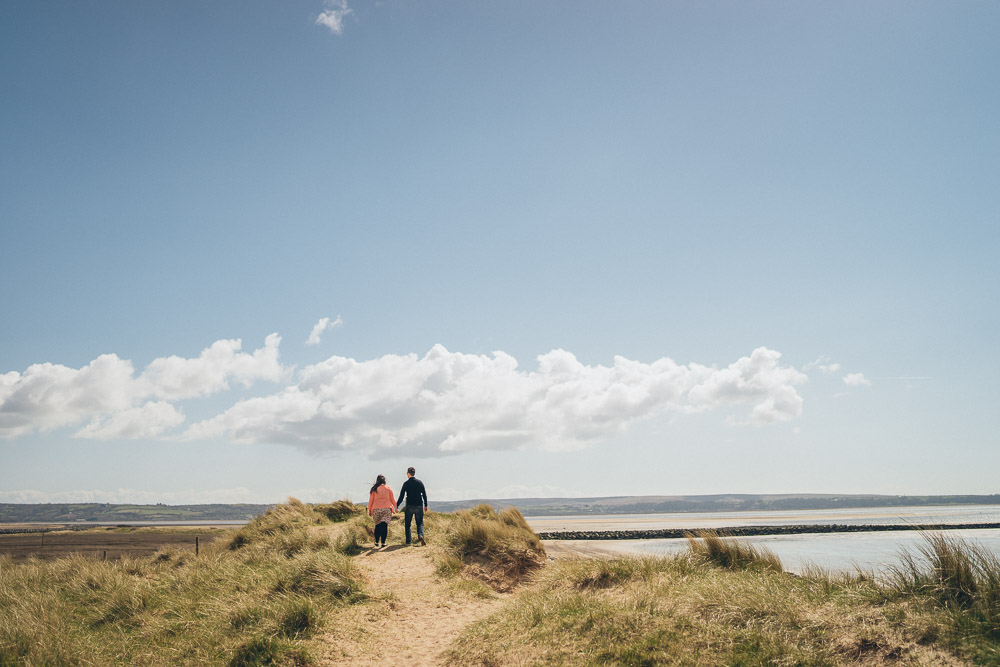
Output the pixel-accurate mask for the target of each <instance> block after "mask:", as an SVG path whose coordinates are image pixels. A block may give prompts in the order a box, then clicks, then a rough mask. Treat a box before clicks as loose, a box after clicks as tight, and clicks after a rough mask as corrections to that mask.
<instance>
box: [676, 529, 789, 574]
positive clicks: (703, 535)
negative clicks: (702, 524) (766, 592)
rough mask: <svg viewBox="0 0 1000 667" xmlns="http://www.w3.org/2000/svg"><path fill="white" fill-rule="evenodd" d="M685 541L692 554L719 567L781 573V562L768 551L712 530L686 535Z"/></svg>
mask: <svg viewBox="0 0 1000 667" xmlns="http://www.w3.org/2000/svg"><path fill="white" fill-rule="evenodd" d="M687 540H688V547H689V549H690V551H691V553H692V554H694V555H695V556H697V557H699V558H702V559H704V560H705V561H706V562H709V563H713V564H715V565H718V566H719V567H725V568H728V569H730V570H746V569H764V570H773V571H775V572H781V571H782V567H781V560H780V559H779V558H778V557H777V556H776V555H774V553H773V552H771V551H770V550H769V549H765V548H763V547H757V546H754V545H753V544H751V543H749V542H743V541H739V540H736V539H733V538H726V537H723V536H721V535H719V534H718V533H716V532H715V531H714V530H700V531H697V532H695V533H694V534H693V535H688V536H687Z"/></svg>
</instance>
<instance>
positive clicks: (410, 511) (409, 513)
mask: <svg viewBox="0 0 1000 667" xmlns="http://www.w3.org/2000/svg"><path fill="white" fill-rule="evenodd" d="M403 515H404V516H405V517H406V543H407V544H409V543H410V542H411V541H412V540H413V538H412V537H411V536H410V520H411V519H414V518H416V520H417V536H418V537H423V536H424V508H423V506H421V505H412V506H411V505H407V506H406V509H405V510H403Z"/></svg>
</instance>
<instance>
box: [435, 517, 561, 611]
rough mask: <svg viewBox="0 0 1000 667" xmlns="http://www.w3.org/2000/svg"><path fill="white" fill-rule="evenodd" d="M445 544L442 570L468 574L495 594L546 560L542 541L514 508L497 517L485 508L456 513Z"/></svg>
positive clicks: (513, 584) (446, 535) (448, 529)
mask: <svg viewBox="0 0 1000 667" xmlns="http://www.w3.org/2000/svg"><path fill="white" fill-rule="evenodd" d="M444 540H445V546H446V549H447V551H448V553H449V554H450V556H451V560H446V561H445V562H444V563H443V564H442V569H443V570H449V569H451V570H453V571H457V570H461V571H464V572H468V573H469V574H472V575H473V576H475V577H477V578H479V579H482V580H484V581H485V582H486V583H488V584H489V585H490V586H492V587H493V588H494V589H495V590H498V591H505V590H509V589H511V588H513V587H514V586H516V585H517V584H518V583H519V582H521V581H523V580H524V578H525V576H526V575H527V574H529V573H530V572H532V571H534V570H536V569H537V568H538V567H539V566H540V565H541V564H542V563H543V562H544V560H545V548H544V547H543V546H542V542H541V540H539V539H538V536H537V535H535V533H534V532H533V531H532V530H531V528H529V527H528V523H527V522H526V521H525V520H524V517H523V516H521V513H520V512H519V511H518V510H517V509H515V508H513V507H508V508H507V509H504V510H503V511H501V512H499V513H498V512H496V511H494V509H493V508H492V507H490V506H489V505H485V504H484V505H479V506H478V507H475V508H473V509H471V510H466V511H461V512H456V513H455V514H454V516H453V517H452V518H451V521H450V522H449V523H448V526H447V528H446V531H445V535H444Z"/></svg>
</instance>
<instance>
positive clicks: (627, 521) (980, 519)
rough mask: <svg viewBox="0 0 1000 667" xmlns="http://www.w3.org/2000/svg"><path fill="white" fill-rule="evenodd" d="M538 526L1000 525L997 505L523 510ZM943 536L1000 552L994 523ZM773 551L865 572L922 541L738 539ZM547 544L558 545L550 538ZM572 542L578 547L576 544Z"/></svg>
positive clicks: (651, 549)
mask: <svg viewBox="0 0 1000 667" xmlns="http://www.w3.org/2000/svg"><path fill="white" fill-rule="evenodd" d="M526 519H527V520H528V523H529V524H530V525H531V527H532V529H534V530H535V531H538V532H553V531H561V530H650V529H657V528H684V529H697V528H723V527H728V526H733V527H735V526H779V525H815V524H851V525H858V524H928V523H933V524H963V523H1000V506H997V505H949V506H936V507H885V508H881V507H879V508H861V509H849V510H843V509H837V510H794V511H771V512H691V513H676V514H604V515H580V516H529V517H526ZM945 534H946V535H947V536H948V537H953V538H961V539H963V540H968V541H973V542H976V543H978V544H980V545H982V546H984V547H986V548H987V549H990V550H991V551H993V552H995V553H997V554H1000V529H984V530H949V531H947V532H946V533H945ZM736 539H739V540H741V541H747V542H751V543H753V544H755V545H758V546H762V547H766V548H768V549H770V550H771V551H773V552H774V553H775V554H776V555H777V556H778V557H779V558H780V559H781V562H782V564H783V565H784V567H785V569H786V570H789V571H791V572H798V573H801V572H804V571H805V570H807V569H809V568H810V567H813V566H817V567H821V568H823V569H825V570H829V571H833V572H843V571H855V570H859V569H860V570H863V571H866V572H872V573H876V574H878V573H885V572H886V571H888V570H889V569H890V568H891V567H892V566H894V565H898V564H899V563H900V558H899V556H900V553H901V552H902V551H903V550H908V551H910V552H912V553H916V552H917V550H918V549H919V547H920V546H921V545H922V544H923V543H924V539H923V537H922V536H921V535H920V533H919V532H918V531H897V532H868V533H830V534H806V535H773V536H762V537H745V538H743V537H741V538H736ZM552 544H558V542H553V543H552ZM574 546H575V547H576V548H574ZM562 548H563V549H568V552H570V553H572V552H574V551H577V550H578V551H579V553H581V554H583V553H586V552H592V551H598V552H601V551H603V552H605V553H637V554H651V555H669V554H673V553H677V552H680V551H682V550H684V549H686V548H687V542H686V540H683V539H680V540H678V539H667V540H607V541H588V543H586V544H584V543H583V542H579V543H575V545H565V546H564V547H562Z"/></svg>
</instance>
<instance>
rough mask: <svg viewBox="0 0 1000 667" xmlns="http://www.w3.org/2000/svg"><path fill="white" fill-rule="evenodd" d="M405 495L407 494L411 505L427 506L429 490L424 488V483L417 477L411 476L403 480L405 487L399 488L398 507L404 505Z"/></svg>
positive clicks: (407, 500)
mask: <svg viewBox="0 0 1000 667" xmlns="http://www.w3.org/2000/svg"><path fill="white" fill-rule="evenodd" d="M403 496H406V504H407V505H409V506H410V507H419V506H421V505H423V506H424V507H427V490H426V489H424V483H423V482H421V481H420V480H419V479H417V478H416V477H410V478H409V479H408V480H406V481H405V482H403V487H402V488H401V489H400V490H399V500H397V501H396V505H397V506H398V507H402V506H403ZM421 499H422V500H423V502H421Z"/></svg>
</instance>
